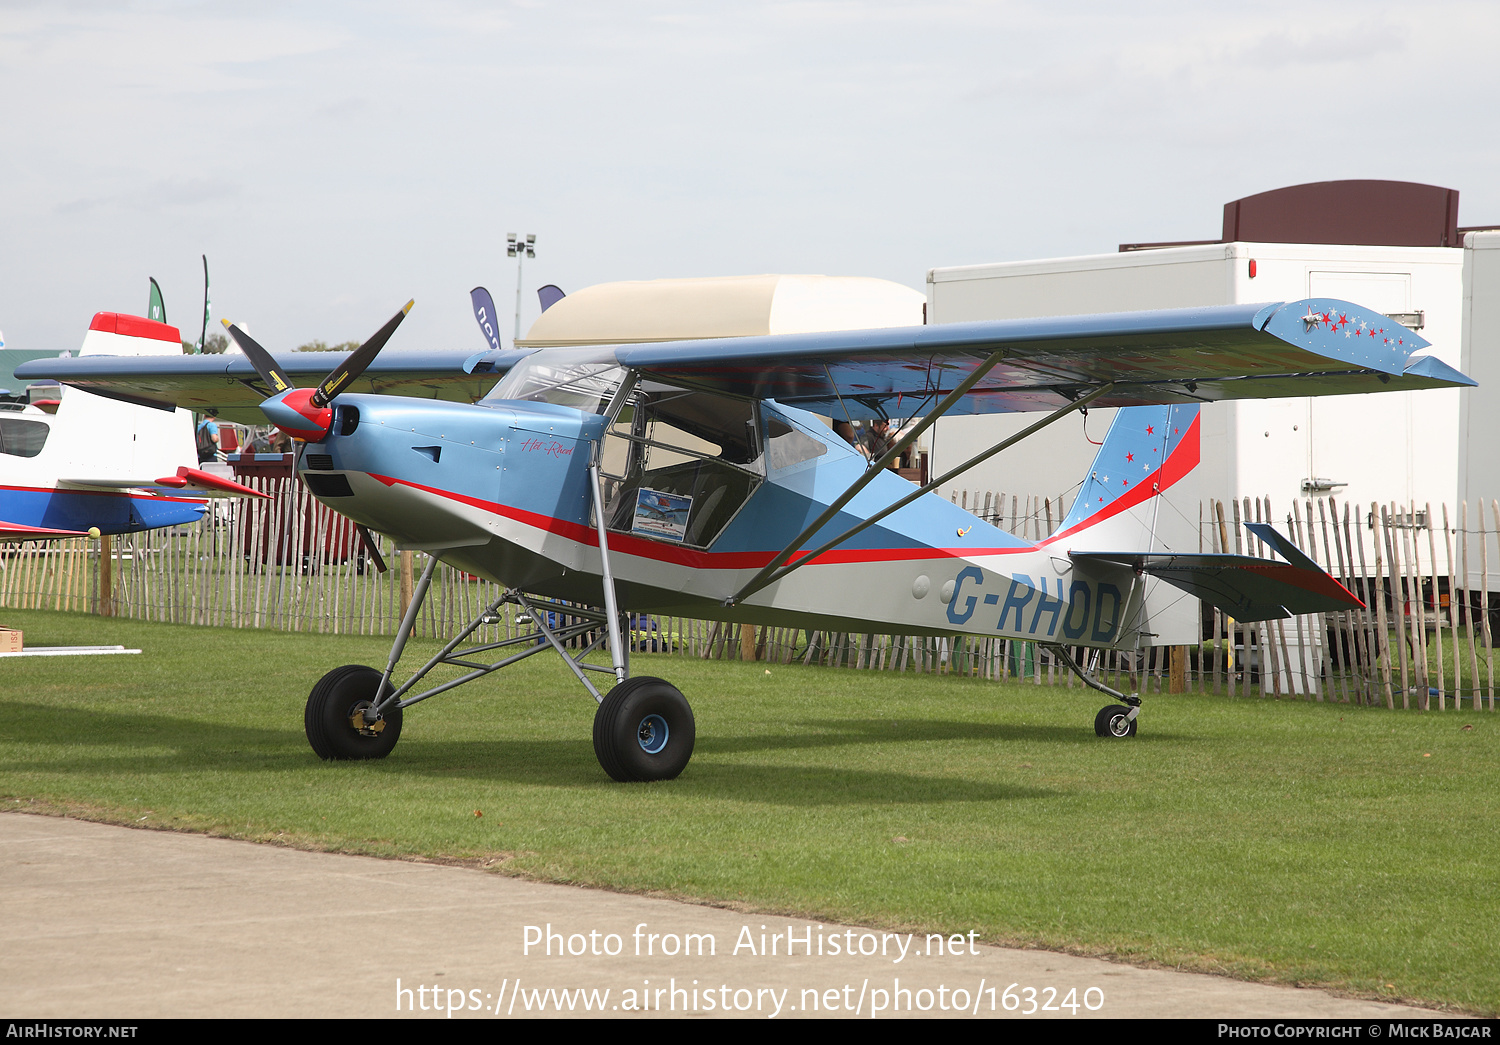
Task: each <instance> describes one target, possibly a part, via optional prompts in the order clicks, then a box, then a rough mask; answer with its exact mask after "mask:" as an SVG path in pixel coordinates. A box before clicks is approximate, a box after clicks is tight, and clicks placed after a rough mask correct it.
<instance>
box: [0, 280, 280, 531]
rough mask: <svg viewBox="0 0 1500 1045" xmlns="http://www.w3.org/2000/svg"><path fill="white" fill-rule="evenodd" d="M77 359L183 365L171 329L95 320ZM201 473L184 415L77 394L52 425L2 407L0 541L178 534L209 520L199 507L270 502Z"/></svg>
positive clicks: (30, 411)
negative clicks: (225, 501) (242, 499)
mask: <svg viewBox="0 0 1500 1045" xmlns="http://www.w3.org/2000/svg"><path fill="white" fill-rule="evenodd" d="M152 286H153V288H154V287H155V281H154V280H153V281H152ZM79 354H80V356H83V357H85V358H94V357H97V356H99V355H101V354H107V355H109V356H111V357H115V356H118V357H151V356H155V357H162V356H169V357H176V358H180V357H181V356H182V347H181V341H180V337H179V334H178V331H177V328H176V327H173V326H168V325H167V324H165V323H161V322H157V321H155V320H150V319H145V318H142V317H140V316H127V315H121V314H117V313H114V312H100V313H98V314H97V315H95V316H94V319H93V322H92V323H90V325H89V331H88V333H87V334H86V335H85V336H84V340H83V346H82V348H81V349H80V350H79ZM153 405H154V404H153ZM183 462H191V463H190V464H184V463H183ZM197 464H198V456H197V452H196V448H195V446H194V440H193V419H192V416H191V415H189V414H188V413H187V412H186V411H174V412H172V413H164V412H162V411H160V410H155V409H149V408H146V407H143V406H139V405H134V404H131V403H130V402H128V401H125V402H121V401H120V400H119V398H118V397H114V398H103V397H100V396H93V395H90V394H88V393H87V392H83V391H80V390H77V389H75V390H73V391H72V392H70V393H69V394H68V395H65V396H63V398H62V401H61V402H60V403H59V404H58V407H57V412H56V413H55V414H53V415H50V416H49V415H47V414H45V413H43V412H42V411H40V410H37V409H35V408H34V407H32V408H27V407H24V406H23V405H21V404H16V405H15V407H14V408H13V409H5V408H3V407H0V541H28V540H37V539H47V538H60V537H90V536H92V537H98V536H99V535H100V534H119V533H134V532H136V531H139V530H149V529H154V528H156V527H161V526H181V525H184V524H186V523H191V522H196V521H197V520H198V518H199V517H200V516H201V515H203V513H204V512H205V511H207V504H206V501H205V498H209V497H219V496H250V497H264V496H266V495H265V494H262V493H260V492H258V491H256V490H252V489H251V488H250V487H248V486H242V485H241V484H239V483H236V482H233V481H231V480H229V479H226V478H224V477H222V476H218V475H214V474H212V473H210V472H207V471H204V470H202V469H200V468H198V467H196V466H197Z"/></svg>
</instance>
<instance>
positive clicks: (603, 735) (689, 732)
mask: <svg viewBox="0 0 1500 1045" xmlns="http://www.w3.org/2000/svg"><path fill="white" fill-rule="evenodd" d="M696 738H697V733H696V730H695V728H694V725H693V709H692V708H690V707H688V702H687V698H686V697H684V696H683V695H682V693H681V692H680V691H678V689H677V687H676V686H673V685H672V684H671V683H668V682H663V681H662V680H661V679H657V678H652V677H651V676H649V675H639V676H637V677H636V678H633V679H626V680H625V681H624V682H622V683H620V684H619V685H618V686H616V687H615V688H614V689H612V690H610V691H609V694H608V695H607V696H605V698H604V702H603V703H602V704H600V705H599V710H598V712H596V713H595V715H594V754H595V755H596V756H597V757H598V759H599V765H600V766H602V767H603V768H604V771H605V772H606V773H608V774H609V775H610V776H611V777H613V778H614V779H616V780H618V781H620V782H621V783H628V782H630V781H633V780H671V779H673V778H674V777H676V776H677V774H679V773H681V772H682V771H683V770H684V769H685V768H687V764H688V759H690V758H692V757H693V742H694V740H695V739H696Z"/></svg>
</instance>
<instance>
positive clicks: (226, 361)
mask: <svg viewBox="0 0 1500 1045" xmlns="http://www.w3.org/2000/svg"><path fill="white" fill-rule="evenodd" d="M520 354H521V353H517V352H514V351H509V352H502V353H489V354H486V353H482V352H481V353H478V354H477V355H476V354H474V353H467V352H449V351H430V352H403V353H394V352H393V353H389V354H386V355H383V356H381V357H379V358H377V359H375V361H374V362H372V363H370V365H369V367H368V368H367V369H366V370H365V371H364V373H363V374H361V375H360V376H359V377H358V378H357V379H356V380H355V381H354V382H352V383H351V385H350V387H349V388H348V389H347V390H348V391H351V392H380V393H384V394H387V395H401V396H412V397H415V398H420V399H446V400H450V401H454V402H460V403H472V402H475V401H476V400H478V399H480V398H482V397H483V396H484V394H485V393H486V392H488V391H489V389H490V387H491V386H493V385H494V383H495V379H496V376H497V375H499V374H503V373H504V372H505V370H506V369H508V368H509V362H510V361H509V359H508V358H507V357H511V356H519V355H520ZM285 358H286V360H287V361H285V362H282V364H281V367H282V370H284V371H285V372H286V374H287V375H288V376H289V377H291V378H292V379H293V380H294V381H296V382H297V383H298V384H307V385H314V384H316V383H317V382H319V381H321V380H322V379H323V377H324V376H325V375H326V374H327V373H328V368H329V366H330V365H331V364H330V361H334V362H336V361H337V360H338V358H339V357H337V356H332V355H330V354H328V353H323V352H297V353H292V354H291V355H289V356H287V357H285ZM16 376H17V377H18V378H23V379H37V378H50V379H52V380H55V381H62V382H64V383H65V384H69V385H73V386H75V387H78V388H82V389H84V390H85V391H88V392H93V393H94V394H95V395H101V396H106V397H108V398H110V399H117V400H121V401H123V402H127V403H133V404H135V405H137V406H152V407H157V408H160V409H164V410H167V409H173V408H176V407H184V408H186V409H188V410H196V411H198V412H200V413H214V414H217V415H218V416H220V417H222V418H224V419H225V420H228V421H238V422H240V423H242V424H265V421H266V418H265V415H264V414H262V413H261V411H260V404H261V403H262V402H264V401H265V400H266V399H268V398H270V397H271V395H273V394H274V393H273V391H272V390H271V389H268V388H267V387H266V386H265V383H264V382H263V381H262V380H261V378H260V377H259V376H258V375H257V374H256V372H255V368H254V367H253V366H252V365H251V363H250V360H249V359H247V358H245V357H244V356H242V355H238V354H225V355H195V356H146V357H140V356H103V355H90V356H79V357H76V358H71V359H38V360H33V361H32V362H31V363H27V364H23V365H22V366H20V367H17V368H16Z"/></svg>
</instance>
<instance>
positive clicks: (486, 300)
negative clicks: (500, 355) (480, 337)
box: [469, 287, 500, 351]
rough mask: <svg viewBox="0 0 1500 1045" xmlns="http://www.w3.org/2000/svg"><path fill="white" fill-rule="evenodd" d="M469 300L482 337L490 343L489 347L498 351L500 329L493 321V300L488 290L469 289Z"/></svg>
mask: <svg viewBox="0 0 1500 1045" xmlns="http://www.w3.org/2000/svg"><path fill="white" fill-rule="evenodd" d="M469 300H470V301H471V302H472V303H473V305H474V321H475V322H476V323H478V324H479V329H480V330H481V331H482V332H483V333H484V339H485V340H486V341H488V342H489V343H490V348H492V349H494V350H496V351H499V349H500V331H499V328H498V327H497V326H496V323H495V302H494V299H493V298H491V297H490V292H489V291H488V290H485V289H484V288H483V287H475V288H474V289H473V290H471V291H469Z"/></svg>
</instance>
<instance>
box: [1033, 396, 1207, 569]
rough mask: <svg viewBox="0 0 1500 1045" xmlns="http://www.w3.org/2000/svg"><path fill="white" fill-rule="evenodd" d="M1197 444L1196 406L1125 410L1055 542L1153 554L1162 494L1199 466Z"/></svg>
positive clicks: (1107, 436)
mask: <svg viewBox="0 0 1500 1045" xmlns="http://www.w3.org/2000/svg"><path fill="white" fill-rule="evenodd" d="M1198 440H1199V432H1198V407H1197V405H1196V404H1193V405H1172V406H1128V407H1124V408H1123V409H1121V410H1120V411H1119V413H1117V414H1116V415H1115V420H1114V423H1113V424H1111V425H1110V426H1109V432H1108V434H1106V435H1105V437H1104V442H1103V443H1102V444H1101V445H1100V447H1099V452H1098V453H1097V454H1096V455H1095V456H1094V463H1093V465H1091V466H1090V468H1089V474H1088V477H1087V478H1085V479H1084V481H1083V486H1082V487H1081V488H1080V489H1079V491H1078V496H1077V497H1076V498H1074V500H1073V508H1072V510H1071V511H1069V512H1068V516H1067V518H1066V519H1064V520H1063V521H1062V525H1061V526H1059V527H1058V532H1057V534H1056V535H1055V536H1054V540H1064V541H1066V542H1067V543H1068V544H1070V545H1075V546H1078V547H1082V546H1084V545H1088V546H1089V547H1091V548H1094V547H1098V548H1124V547H1128V548H1131V549H1132V550H1138V551H1139V550H1149V549H1150V548H1151V547H1152V532H1153V530H1154V529H1155V519H1156V513H1157V512H1158V511H1159V509H1160V501H1161V494H1163V493H1165V492H1166V491H1167V490H1168V489H1170V488H1171V487H1172V486H1174V485H1176V484H1177V483H1178V482H1179V481H1181V480H1182V479H1184V478H1185V477H1186V476H1187V475H1188V473H1189V472H1191V471H1192V470H1193V469H1194V468H1196V467H1197V466H1198V456H1199V453H1198V451H1199V441H1198ZM1121 542H1123V543H1121ZM1194 550H1195V551H1196V549H1194Z"/></svg>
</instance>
